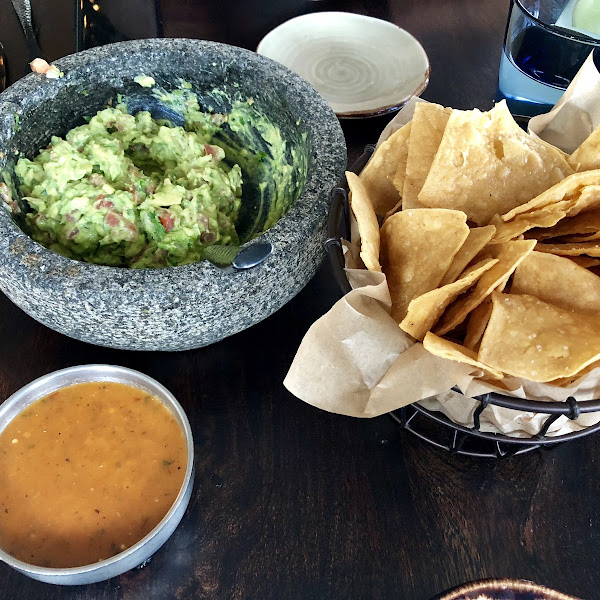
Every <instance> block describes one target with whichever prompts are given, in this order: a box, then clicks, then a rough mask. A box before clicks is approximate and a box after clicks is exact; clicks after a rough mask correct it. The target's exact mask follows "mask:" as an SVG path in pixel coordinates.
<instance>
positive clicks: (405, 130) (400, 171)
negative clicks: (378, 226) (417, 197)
mask: <svg viewBox="0 0 600 600" xmlns="http://www.w3.org/2000/svg"><path fill="white" fill-rule="evenodd" d="M411 129H412V121H409V122H408V123H407V124H406V125H404V126H403V127H402V128H401V129H400V131H402V140H403V141H402V143H401V144H400V140H398V144H399V150H398V162H397V164H396V173H395V174H394V177H393V180H392V182H393V184H394V187H395V188H396V189H397V190H398V194H400V196H402V190H403V189H404V177H405V175H406V161H407V159H408V150H409V148H410V132H411ZM388 212H389V211H388Z"/></svg>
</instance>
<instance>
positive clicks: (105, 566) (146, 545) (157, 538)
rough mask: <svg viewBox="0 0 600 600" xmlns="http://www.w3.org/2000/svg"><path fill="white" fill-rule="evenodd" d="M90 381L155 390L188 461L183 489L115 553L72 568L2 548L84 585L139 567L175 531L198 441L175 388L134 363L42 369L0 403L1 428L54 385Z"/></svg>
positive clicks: (48, 577)
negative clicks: (153, 524)
mask: <svg viewBox="0 0 600 600" xmlns="http://www.w3.org/2000/svg"><path fill="white" fill-rule="evenodd" d="M89 381H112V382H117V383H124V384H127V385H131V386H133V387H136V388H139V389H141V390H144V391H145V392H148V393H149V394H151V395H152V396H154V397H155V398H156V399H157V400H159V401H160V402H162V403H163V405H164V406H165V407H166V408H167V409H168V410H169V411H170V412H171V413H172V414H173V416H174V417H175V420H176V421H177V423H178V424H179V426H180V427H181V430H182V433H183V436H184V437H185V442H186V446H187V467H186V471H185V476H184V478H183V483H182V484H181V489H180V490H179V494H178V495H177V498H176V499H175V502H173V505H172V506H171V508H170V509H169V511H168V512H167V514H166V515H165V516H164V517H163V519H162V520H161V521H160V523H158V525H157V526H156V527H155V528H154V529H153V530H152V531H151V532H150V533H148V534H147V535H146V536H145V537H143V538H142V539H141V540H140V541H139V542H137V543H136V544H134V545H133V546H131V547H129V548H127V549H126V550H124V551H123V552H121V553H119V554H116V555H115V556H113V557H111V558H108V559H106V560H102V561H99V562H96V563H93V564H90V565H84V566H81V567H70V568H48V567H39V566H36V565H30V564H28V563H26V562H23V561H21V560H18V559H16V558H15V557H14V556H11V555H10V554H8V553H7V552H4V551H3V550H2V548H0V560H3V561H4V562H5V563H6V564H8V565H10V566H11V567H13V568H14V569H16V570H17V571H20V572H21V573H23V574H25V575H27V576H28V577H31V578H33V579H37V580H39V581H44V582H46V583H55V584H60V585H81V584H85V583H95V582H97V581H103V580H105V579H110V578H111V577H115V576H117V575H120V574H121V573H124V572H125V571H129V570H130V569H133V568H134V567H137V566H138V565H140V564H141V563H143V562H144V561H145V560H147V559H148V558H150V557H151V556H152V555H153V554H154V553H155V552H156V551H157V550H158V549H159V548H160V547H161V546H162V545H163V544H164V543H165V542H166V541H167V540H168V539H169V537H170V536H171V534H172V533H173V531H175V528H176V527H177V525H178V524H179V522H180V521H181V518H182V517H183V514H184V512H185V509H186V508H187V505H188V503H189V501H190V497H191V495H192V486H193V482H194V441H193V439H192V430H191V428H190V424H189V421H188V419H187V417H186V415H185V412H184V411H183V408H181V405H180V404H179V402H177V400H176V399H175V397H174V396H173V394H171V392H169V390H167V389H166V388H165V387H163V386H162V385H161V384H160V383H158V381H155V380H154V379H152V378H150V377H148V376H147V375H144V374H143V373H140V372H139V371H134V370H132V369H126V368H125V367H116V366H111V365H82V366H78V367H71V368H68V369H62V370H60V371H55V372H54V373H49V374H48V375H44V376H43V377H40V378H39V379H36V380H35V381H32V382H31V383H30V384H28V385H26V386H25V387H23V388H21V389H20V390H19V391H17V392H15V393H14V394H13V395H12V396H11V397H10V398H8V400H6V401H5V402H4V403H3V404H1V405H0V433H1V432H2V431H3V430H4V429H5V428H6V426H7V425H8V423H9V422H10V421H11V420H12V419H14V418H15V417H16V416H17V415H18V414H19V413H21V412H22V411H23V410H25V408H27V407H28V406H29V405H30V404H32V403H33V402H35V401H36V400H39V399H40V398H42V397H44V396H47V395H48V394H51V393H52V392H55V391H56V390H58V389H60V388H63V387H66V386H69V385H73V384H76V383H85V382H89Z"/></svg>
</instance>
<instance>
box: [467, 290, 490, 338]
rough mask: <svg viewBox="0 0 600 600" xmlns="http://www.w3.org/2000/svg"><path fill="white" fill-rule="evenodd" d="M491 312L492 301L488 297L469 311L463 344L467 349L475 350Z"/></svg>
mask: <svg viewBox="0 0 600 600" xmlns="http://www.w3.org/2000/svg"><path fill="white" fill-rule="evenodd" d="M491 314H492V301H491V300H490V299H489V298H488V299H486V300H484V301H483V302H482V303H481V304H480V305H479V306H478V307H477V308H475V309H473V310H472V311H471V314H470V315H469V321H468V323H467V334H466V336H465V346H466V347H467V348H469V350H475V349H476V348H477V346H478V345H479V342H481V338H482V337H483V334H484V332H485V328H486V327H487V324H488V321H489V320H490V315H491Z"/></svg>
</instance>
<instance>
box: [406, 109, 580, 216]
mask: <svg viewBox="0 0 600 600" xmlns="http://www.w3.org/2000/svg"><path fill="white" fill-rule="evenodd" d="M409 160H410V154H409ZM572 172H573V169H572V168H571V167H570V166H569V163H568V162H567V161H566V160H565V158H564V156H563V155H562V153H561V152H560V151H559V150H557V149H556V148H554V147H553V146H550V145H549V144H545V143H543V142H541V141H540V140H539V139H538V138H535V137H533V136H530V135H528V134H527V133H525V132H524V131H523V130H522V129H521V128H520V127H519V126H518V125H517V123H516V122H515V120H514V119H513V117H512V115H511V114H510V111H509V110H508V108H507V106H506V102H504V101H502V102H500V103H498V104H496V106H495V107H494V108H493V109H492V110H491V111H489V112H486V113H482V112H480V111H479V110H477V109H475V110H471V111H458V110H455V111H453V112H452V115H451V116H450V119H449V120H448V124H447V125H446V129H445V131H444V135H443V137H442V141H441V143H440V146H439V149H438V151H437V154H436V155H435V159H434V160H433V163H432V165H431V169H430V170H429V174H428V175H427V179H426V180H425V183H424V184H423V188H422V189H421V191H420V193H419V196H418V198H417V199H418V201H419V202H420V203H421V204H423V205H424V206H430V207H440V208H441V207H444V208H452V209H456V210H462V211H464V212H465V213H466V214H467V217H468V219H469V220H470V221H474V222H475V223H477V224H478V225H487V224H488V223H489V222H490V220H491V219H492V217H493V216H494V215H495V214H504V213H507V212H508V211H510V210H511V209H514V208H515V207H517V206H519V205H521V204H524V203H525V202H528V201H529V200H531V199H532V198H535V197H536V196H538V195H539V194H541V193H542V192H543V191H544V190H547V189H548V188H549V187H551V186H553V185H554V184H556V183H558V182H559V181H561V180H562V179H564V178H565V177H566V176H567V175H570V174H571V173H572Z"/></svg>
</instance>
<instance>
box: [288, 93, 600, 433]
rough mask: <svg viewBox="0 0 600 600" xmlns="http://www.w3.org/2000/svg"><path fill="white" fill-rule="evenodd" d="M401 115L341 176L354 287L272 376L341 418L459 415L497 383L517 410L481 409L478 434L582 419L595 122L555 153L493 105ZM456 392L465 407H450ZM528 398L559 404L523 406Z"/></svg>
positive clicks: (596, 350)
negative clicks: (482, 428)
mask: <svg viewBox="0 0 600 600" xmlns="http://www.w3.org/2000/svg"><path fill="white" fill-rule="evenodd" d="M405 113H406V114H405V115H404V116H403V117H402V116H400V115H399V117H400V120H398V118H397V119H395V121H396V128H395V130H394V131H393V133H392V134H391V135H389V137H387V139H385V140H384V141H383V143H380V144H379V145H378V148H377V150H376V151H375V153H374V154H373V155H372V156H371V158H370V160H369V162H368V164H367V165H366V167H365V168H364V169H362V171H361V172H360V175H357V174H356V173H353V172H348V173H347V183H348V187H349V191H350V194H349V197H350V198H349V199H350V205H351V209H352V215H353V217H354V218H353V226H354V231H353V235H352V236H351V237H352V239H351V240H349V243H346V244H345V265H346V269H345V275H346V276H347V278H348V280H349V282H350V284H351V287H352V288H353V289H352V291H351V292H349V293H348V294H347V295H346V296H344V298H343V299H342V300H341V301H340V303H341V304H340V303H338V304H340V306H338V305H336V306H334V308H333V309H332V311H330V313H328V314H327V315H325V316H324V317H323V318H322V319H323V321H322V322H321V323H319V322H317V323H315V325H313V328H311V330H309V332H308V333H307V336H306V337H305V339H304V340H303V342H302V345H301V347H300V349H299V351H298V354H297V356H296V359H295V360H294V364H293V365H292V367H291V368H290V372H289V373H288V376H287V377H286V380H285V385H286V387H288V389H290V391H292V393H294V394H295V395H297V396H298V397H300V398H302V399H303V400H305V401H307V402H309V403H311V404H315V405H317V406H320V407H321V408H325V409H326V410H331V411H333V412H339V413H342V414H351V415H354V416H362V417H365V416H375V415H377V414H382V413H384V412H389V411H391V410H395V409H396V408H400V407H401V406H404V405H407V404H409V403H412V402H415V401H416V402H420V403H422V404H423V405H425V406H427V405H428V406H429V408H432V409H434V410H442V411H443V412H445V413H446V414H447V415H448V416H449V417H450V418H451V419H452V420H454V421H456V422H459V423H465V424H469V423H470V424H471V425H472V422H473V413H474V412H475V410H477V407H478V406H479V404H478V402H477V401H475V400H474V399H475V398H478V397H480V396H481V395H482V394H488V393H497V394H502V395H507V396H514V397H517V398H520V399H528V400H531V401H532V402H531V404H530V407H531V411H520V412H519V413H518V414H515V412H514V411H510V409H508V408H499V407H494V406H491V407H490V408H491V409H492V410H491V413H490V414H489V415H488V418H487V421H486V422H487V426H488V431H495V432H500V433H506V434H508V435H516V436H521V437H527V436H533V435H537V434H538V433H539V431H540V429H542V427H543V424H544V422H545V421H546V419H547V416H548V415H547V412H557V409H558V412H562V413H563V414H564V418H563V419H562V421H561V420H560V419H559V420H557V421H556V423H554V424H553V426H552V427H551V428H550V431H549V434H550V435H552V434H553V433H554V435H563V434H565V433H571V432H573V431H581V430H582V429H585V428H590V427H592V426H593V425H595V424H596V423H598V422H599V421H600V413H597V412H596V411H597V410H598V407H599V406H600V404H599V403H592V402H588V401H593V400H594V399H596V398H598V397H600V319H599V318H598V317H599V316H600V276H599V274H600V127H597V128H596V129H595V130H593V132H592V133H591V134H590V135H589V136H588V137H587V138H586V139H585V140H584V141H583V142H582V143H581V144H580V145H579V147H577V148H576V149H575V150H574V151H573V152H570V153H569V154H567V153H566V152H564V151H563V150H561V149H559V148H558V147H556V146H553V145H551V144H549V143H547V142H545V141H544V140H542V139H541V138H539V137H537V136H536V135H531V134H529V133H527V132H525V131H523V130H522V129H521V128H520V127H519V125H518V124H517V123H516V122H515V120H514V118H513V117H512V115H511V114H510V112H509V110H508V108H507V107H506V105H505V103H503V102H502V103H499V104H497V105H496V106H495V107H494V108H493V109H491V110H489V111H487V112H482V111H479V110H477V109H475V110H470V111H463V110H453V109H450V108H447V107H442V106H440V105H437V104H430V103H426V102H412V106H410V107H407V109H406V110H405ZM402 118H404V121H405V122H404V124H402V125H401V126H399V122H400V123H401V120H402ZM383 313H386V315H385V316H384V314H383ZM392 324H393V327H394V328H395V329H396V331H395V332H394V331H392ZM377 340H379V342H380V343H379V344H378V342H377ZM378 346H383V347H384V348H383V349H382V348H380V347H378ZM311 361H314V364H311ZM324 365H325V366H324ZM331 367H334V369H332V368H331ZM356 371H358V375H357V374H356ZM307 372H308V373H310V376H309V381H306V373H307ZM332 382H333V384H334V385H332ZM338 384H339V385H341V388H342V389H341V391H334V390H333V387H335V386H338ZM457 390H458V392H457ZM330 394H332V397H330V396H329V395H330ZM325 397H327V398H328V399H327V400H324V399H323V398H325ZM457 397H460V398H462V399H464V400H468V401H470V404H467V405H465V404H463V405H461V406H460V407H459V408H458V409H453V408H452V404H453V402H457ZM567 398H575V399H576V402H577V403H578V404H576V409H575V410H574V409H573V400H570V403H569V404H566V403H565V401H566V400H567ZM540 401H541V402H548V401H554V402H562V403H563V406H562V407H560V408H559V407H558V406H555V407H554V408H553V409H552V410H551V411H547V412H546V413H545V414H537V411H536V410H535V407H536V406H539V405H538V404H537V403H538V402H540ZM586 402H588V404H589V405H588V406H586V404H585V403H586ZM428 403H429V404H428ZM492 404H493V402H492ZM457 406H459V405H457ZM519 406H523V402H520V403H519ZM465 407H466V408H465ZM486 410H487V409H486ZM503 410H504V411H508V412H510V413H511V414H510V416H508V412H507V413H502V411H503ZM585 412H589V413H590V414H581V416H579V415H580V413H585ZM458 413H461V414H458ZM568 416H570V417H571V421H569V419H568V418H567V417H568ZM573 417H579V418H577V419H573ZM553 441H554V442H555V441H556V439H555V440H553Z"/></svg>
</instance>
